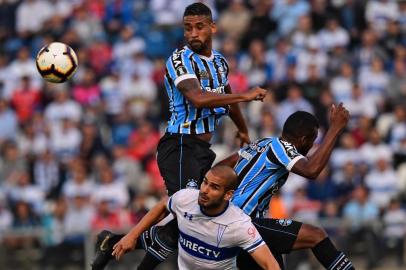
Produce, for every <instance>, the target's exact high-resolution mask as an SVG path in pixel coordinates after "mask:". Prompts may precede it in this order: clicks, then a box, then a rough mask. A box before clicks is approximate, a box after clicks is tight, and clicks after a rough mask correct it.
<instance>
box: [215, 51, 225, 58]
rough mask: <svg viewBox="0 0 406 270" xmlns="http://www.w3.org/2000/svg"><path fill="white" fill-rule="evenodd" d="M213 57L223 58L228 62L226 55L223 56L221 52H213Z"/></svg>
mask: <svg viewBox="0 0 406 270" xmlns="http://www.w3.org/2000/svg"><path fill="white" fill-rule="evenodd" d="M213 55H214V56H218V57H221V58H223V59H224V60H226V58H225V57H224V55H223V54H222V53H221V52H219V51H216V50H213Z"/></svg>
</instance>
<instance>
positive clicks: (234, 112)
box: [224, 84, 251, 147]
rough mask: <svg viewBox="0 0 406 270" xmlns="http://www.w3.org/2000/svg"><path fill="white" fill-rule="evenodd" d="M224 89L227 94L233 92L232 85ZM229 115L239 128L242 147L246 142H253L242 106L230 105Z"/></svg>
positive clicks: (238, 133) (238, 134) (238, 135)
mask: <svg viewBox="0 0 406 270" xmlns="http://www.w3.org/2000/svg"><path fill="white" fill-rule="evenodd" d="M224 91H225V92H226V93H227V94H232V93H233V92H232V90H231V86H230V85H229V84H227V85H226V87H225V88H224ZM229 116H230V118H231V120H233V122H234V124H235V126H236V127H237V128H238V131H237V137H238V138H239V139H240V147H243V145H244V144H249V143H251V140H250V137H249V135H248V128H247V124H246V123H245V120H244V117H243V116H242V113H241V110H240V106H239V105H238V103H235V104H231V105H230V113H229Z"/></svg>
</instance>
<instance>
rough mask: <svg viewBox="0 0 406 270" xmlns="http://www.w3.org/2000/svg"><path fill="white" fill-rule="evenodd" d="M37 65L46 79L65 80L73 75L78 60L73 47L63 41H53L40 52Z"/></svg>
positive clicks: (53, 80) (52, 80)
mask: <svg viewBox="0 0 406 270" xmlns="http://www.w3.org/2000/svg"><path fill="white" fill-rule="evenodd" d="M36 66H37V69H38V71H39V73H40V74H41V76H42V77H43V78H44V79H46V80H48V81H51V82H63V81H66V80H68V79H69V78H71V77H72V76H73V74H74V73H75V71H76V69H77V66H78V60H77V56H76V54H75V52H74V51H73V50H72V48H71V47H69V46H68V45H66V44H64V43H61V42H53V43H51V44H49V45H47V46H44V47H43V48H42V49H41V50H40V51H39V52H38V54H37V58H36ZM50 75H53V76H50Z"/></svg>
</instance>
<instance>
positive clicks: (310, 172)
mask: <svg viewBox="0 0 406 270" xmlns="http://www.w3.org/2000/svg"><path fill="white" fill-rule="evenodd" d="M320 172H321V170H319V169H317V168H312V167H309V170H308V171H307V172H306V173H305V175H304V176H305V177H306V178H309V179H316V178H317V177H318V176H319V174H320Z"/></svg>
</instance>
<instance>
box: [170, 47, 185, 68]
mask: <svg viewBox="0 0 406 270" xmlns="http://www.w3.org/2000/svg"><path fill="white" fill-rule="evenodd" d="M183 51H184V50H180V51H177V52H176V53H174V54H173V55H172V61H173V66H174V67H175V69H177V68H178V67H179V66H180V65H182V58H181V54H182V53H183Z"/></svg>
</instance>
